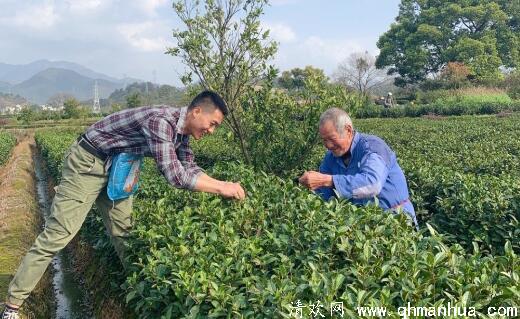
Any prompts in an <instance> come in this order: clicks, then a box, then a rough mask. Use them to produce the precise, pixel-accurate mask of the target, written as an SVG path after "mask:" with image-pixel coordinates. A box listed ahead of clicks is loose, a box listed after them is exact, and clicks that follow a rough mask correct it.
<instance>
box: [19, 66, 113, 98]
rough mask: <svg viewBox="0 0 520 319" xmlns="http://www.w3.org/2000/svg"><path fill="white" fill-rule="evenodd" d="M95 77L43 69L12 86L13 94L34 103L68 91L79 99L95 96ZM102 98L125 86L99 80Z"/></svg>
mask: <svg viewBox="0 0 520 319" xmlns="http://www.w3.org/2000/svg"><path fill="white" fill-rule="evenodd" d="M95 81H96V80H95V79H92V78H89V77H86V76H83V75H81V74H79V73H77V72H75V71H71V70H66V69H59V68H50V69H46V70H44V71H41V72H39V73H37V74H35V75H34V76H32V77H31V78H30V79H28V80H26V81H23V82H22V83H19V84H17V85H14V86H12V87H11V92H12V93H13V94H19V95H21V96H23V97H25V98H26V99H28V100H29V101H31V102H33V103H39V104H43V103H46V102H47V100H48V99H49V97H51V96H53V95H54V94H56V93H67V94H71V95H73V96H75V97H76V98H77V99H78V100H87V99H89V98H92V97H93V94H94V93H93V92H94V83H95ZM97 83H98V88H99V96H100V98H104V97H107V96H109V95H110V93H112V92H113V91H114V90H116V89H118V88H120V87H122V86H123V84H121V83H114V82H110V81H107V80H103V79H99V80H97Z"/></svg>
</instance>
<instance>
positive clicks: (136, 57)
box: [0, 0, 400, 86]
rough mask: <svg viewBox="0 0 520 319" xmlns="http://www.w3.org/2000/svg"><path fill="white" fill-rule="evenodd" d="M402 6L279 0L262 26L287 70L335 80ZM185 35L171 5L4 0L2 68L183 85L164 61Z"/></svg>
mask: <svg viewBox="0 0 520 319" xmlns="http://www.w3.org/2000/svg"><path fill="white" fill-rule="evenodd" d="M399 3H400V1H399V0H271V1H270V6H269V7H267V8H266V9H265V11H264V15H263V16H262V18H261V25H262V27H263V28H264V29H269V30H270V34H271V37H272V39H273V40H275V41H277V42H278V43H279V49H278V52H277V54H276V56H275V58H274V61H272V64H274V65H275V66H276V67H277V68H278V69H279V70H281V71H284V70H288V69H291V68H295V67H305V66H306V65H312V66H314V67H318V68H321V69H324V70H325V73H326V74H328V75H332V73H333V72H334V70H335V69H336V67H337V65H338V64H339V63H340V62H342V61H343V60H345V59H346V58H347V57H348V55H349V54H351V53H353V52H364V51H368V52H369V53H371V54H377V52H378V50H377V46H376V42H377V40H378V38H379V36H380V35H381V34H383V33H384V32H385V31H387V30H388V28H389V26H390V24H391V23H392V22H393V21H394V19H395V17H396V16H397V14H398V6H399ZM175 28H181V29H182V24H181V23H180V21H179V19H178V17H177V16H176V14H175V12H174V10H173V9H172V1H171V0H125V1H123V0H61V1H58V0H55V1H52V0H39V1H37V0H23V1H20V0H0V30H1V31H0V62H3V63H8V64H26V63H30V62H33V61H36V60H40V59H47V60H51V61H69V62H75V63H79V64H81V65H83V66H85V67H88V68H90V69H92V70H94V71H96V72H101V73H104V74H107V75H109V76H113V77H116V78H123V77H125V76H128V77H134V78H139V79H142V80H146V81H154V80H155V81H156V82H157V83H161V84H170V85H176V86H181V82H180V76H181V75H182V74H183V73H184V70H185V66H184V65H183V64H182V62H181V61H180V60H178V59H177V58H174V57H172V56H171V55H167V54H164V52H165V51H166V48H167V47H171V46H174V39H173V37H172V30H173V29H175Z"/></svg>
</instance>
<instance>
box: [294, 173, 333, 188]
mask: <svg viewBox="0 0 520 319" xmlns="http://www.w3.org/2000/svg"><path fill="white" fill-rule="evenodd" d="M298 181H299V182H300V184H302V185H303V186H305V187H307V188H308V189H310V190H315V189H317V188H320V187H332V186H334V184H333V182H332V175H327V174H322V173H320V172H316V171H307V172H305V173H303V175H302V176H301V177H300V178H299V179H298Z"/></svg>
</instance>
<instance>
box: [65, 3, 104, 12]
mask: <svg viewBox="0 0 520 319" xmlns="http://www.w3.org/2000/svg"><path fill="white" fill-rule="evenodd" d="M67 4H68V5H69V8H70V10H71V11H72V12H73V13H88V12H89V11H92V10H95V9H98V8H99V7H101V6H102V5H103V4H105V5H106V4H107V1H106V0H105V1H104V2H102V1H101V0H69V1H67Z"/></svg>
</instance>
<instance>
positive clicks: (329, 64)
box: [274, 36, 365, 74]
mask: <svg viewBox="0 0 520 319" xmlns="http://www.w3.org/2000/svg"><path fill="white" fill-rule="evenodd" d="M364 51H365V49H364V47H363V46H362V45H361V44H360V42H359V40H356V39H347V38H343V39H337V38H325V37H317V36H309V37H307V38H305V39H304V40H303V41H299V42H292V43H281V44H280V47H279V50H278V53H277V55H276V58H275V59H274V64H275V65H276V66H277V67H278V68H280V70H282V71H283V70H289V69H292V68H296V67H299V68H302V67H305V66H306V65H312V66H314V67H317V68H320V69H323V70H324V71H325V73H326V74H332V73H333V72H334V70H335V69H336V68H337V66H338V64H339V63H340V62H342V61H343V60H344V59H345V58H346V57H348V56H349V55H350V54H351V53H353V52H364ZM302 53H303V54H302Z"/></svg>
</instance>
